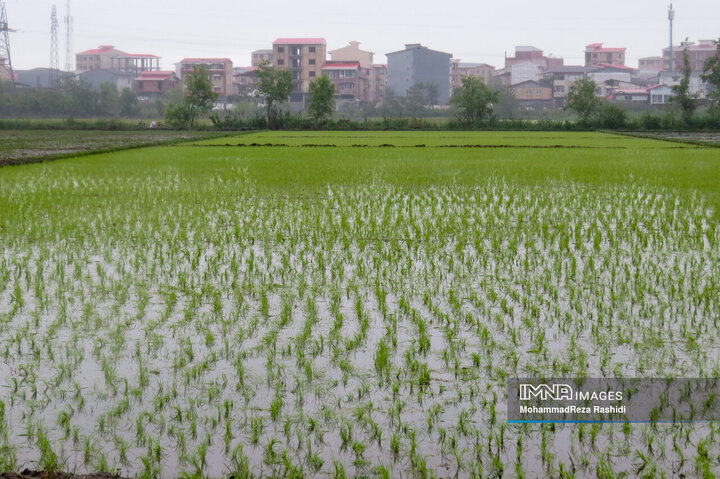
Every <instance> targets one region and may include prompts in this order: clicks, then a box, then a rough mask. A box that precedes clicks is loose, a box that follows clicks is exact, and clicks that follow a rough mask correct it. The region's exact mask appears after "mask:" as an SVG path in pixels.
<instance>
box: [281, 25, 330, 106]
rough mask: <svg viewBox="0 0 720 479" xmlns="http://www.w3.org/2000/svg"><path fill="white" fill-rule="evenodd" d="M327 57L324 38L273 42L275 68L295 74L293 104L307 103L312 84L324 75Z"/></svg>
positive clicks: (291, 96)
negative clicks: (323, 68) (323, 67)
mask: <svg viewBox="0 0 720 479" xmlns="http://www.w3.org/2000/svg"><path fill="white" fill-rule="evenodd" d="M325 55H326V44H325V39H324V38H278V39H277V40H275V41H274V42H273V59H274V62H275V66H276V67H277V68H286V69H290V71H291V72H292V74H293V92H292V93H291V94H290V101H291V102H304V101H305V99H306V98H307V95H308V92H309V91H310V82H311V81H313V80H314V79H315V78H317V77H319V76H320V75H321V74H322V66H323V64H324V63H325Z"/></svg>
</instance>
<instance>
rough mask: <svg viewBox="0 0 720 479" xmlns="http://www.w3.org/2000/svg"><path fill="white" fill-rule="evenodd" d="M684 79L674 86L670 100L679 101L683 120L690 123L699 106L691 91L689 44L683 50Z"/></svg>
mask: <svg viewBox="0 0 720 479" xmlns="http://www.w3.org/2000/svg"><path fill="white" fill-rule="evenodd" d="M682 74H683V76H682V79H681V80H680V83H678V84H677V85H673V86H672V90H673V93H675V95H673V96H672V97H671V98H670V101H673V102H675V103H677V104H678V105H679V106H680V110H681V111H682V117H683V121H684V122H685V123H689V122H690V121H691V120H692V117H693V113H695V109H696V108H697V101H696V96H695V95H693V94H691V93H690V76H691V75H692V67H691V65H690V57H689V56H688V51H687V46H686V47H685V49H684V50H683V69H682Z"/></svg>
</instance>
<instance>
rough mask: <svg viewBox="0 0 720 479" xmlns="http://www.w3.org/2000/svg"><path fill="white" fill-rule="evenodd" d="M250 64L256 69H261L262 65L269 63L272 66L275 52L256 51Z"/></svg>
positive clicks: (252, 54)
mask: <svg viewBox="0 0 720 479" xmlns="http://www.w3.org/2000/svg"><path fill="white" fill-rule="evenodd" d="M250 55H251V57H252V58H251V61H250V64H251V65H252V66H254V67H259V66H260V65H261V64H262V63H264V62H267V63H269V64H270V65H272V62H273V51H272V50H255V51H254V52H252V53H251V54H250Z"/></svg>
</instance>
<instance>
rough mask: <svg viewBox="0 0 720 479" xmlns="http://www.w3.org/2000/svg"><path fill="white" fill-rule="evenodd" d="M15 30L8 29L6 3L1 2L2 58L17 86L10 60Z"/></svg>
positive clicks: (0, 51) (11, 79)
mask: <svg viewBox="0 0 720 479" xmlns="http://www.w3.org/2000/svg"><path fill="white" fill-rule="evenodd" d="M14 31H15V30H13V29H11V28H10V27H8V21H7V12H6V10H5V2H0V58H3V59H4V60H5V69H6V70H7V72H8V73H9V74H10V82H12V85H13V86H15V74H14V73H13V67H12V60H11V59H10V35H9V33H10V32H14Z"/></svg>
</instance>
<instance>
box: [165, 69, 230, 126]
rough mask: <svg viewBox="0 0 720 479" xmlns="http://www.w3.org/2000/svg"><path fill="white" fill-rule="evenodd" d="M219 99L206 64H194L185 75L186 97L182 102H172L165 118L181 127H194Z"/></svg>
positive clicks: (166, 110)
mask: <svg viewBox="0 0 720 479" xmlns="http://www.w3.org/2000/svg"><path fill="white" fill-rule="evenodd" d="M215 100H217V93H215V92H214V91H213V87H212V83H211V82H210V75H209V74H208V69H207V67H206V66H205V65H193V71H192V72H191V73H188V74H187V76H186V77H185V98H184V99H183V101H182V103H181V104H178V103H171V104H169V105H168V106H167V108H166V109H165V118H167V120H168V122H170V124H171V125H173V126H176V127H179V128H186V127H190V128H192V127H193V126H195V121H196V120H197V119H198V118H199V117H200V116H202V115H206V114H208V113H209V112H210V111H211V110H212V107H213V105H214V104H215Z"/></svg>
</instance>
